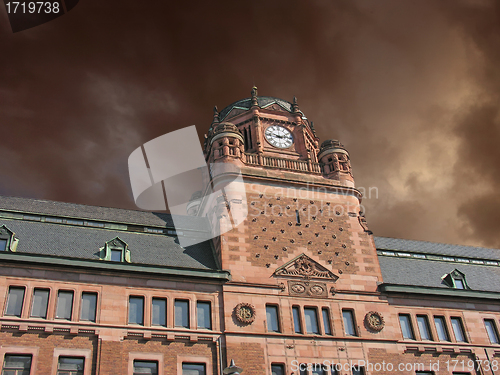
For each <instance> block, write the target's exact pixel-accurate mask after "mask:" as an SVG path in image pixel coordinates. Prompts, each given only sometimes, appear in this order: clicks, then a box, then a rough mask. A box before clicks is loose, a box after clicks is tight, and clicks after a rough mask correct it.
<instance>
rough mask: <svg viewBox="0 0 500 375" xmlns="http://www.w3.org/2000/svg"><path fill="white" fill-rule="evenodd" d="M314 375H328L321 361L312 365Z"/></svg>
mask: <svg viewBox="0 0 500 375" xmlns="http://www.w3.org/2000/svg"><path fill="white" fill-rule="evenodd" d="M311 374H312V375H326V371H325V369H324V366H323V365H322V364H321V363H315V364H313V366H312V372H311Z"/></svg>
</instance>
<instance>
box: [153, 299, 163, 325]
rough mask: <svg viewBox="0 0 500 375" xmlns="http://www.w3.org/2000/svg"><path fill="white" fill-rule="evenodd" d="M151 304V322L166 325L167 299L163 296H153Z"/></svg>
mask: <svg viewBox="0 0 500 375" xmlns="http://www.w3.org/2000/svg"><path fill="white" fill-rule="evenodd" d="M152 306H153V312H152V314H153V316H152V321H151V324H152V325H154V326H164V327H165V326H166V325H167V300H166V299H165V298H153V302H152Z"/></svg>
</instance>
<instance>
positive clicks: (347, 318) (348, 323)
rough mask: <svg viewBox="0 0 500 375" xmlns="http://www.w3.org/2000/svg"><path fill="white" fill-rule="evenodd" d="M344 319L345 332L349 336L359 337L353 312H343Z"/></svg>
mask: <svg viewBox="0 0 500 375" xmlns="http://www.w3.org/2000/svg"><path fill="white" fill-rule="evenodd" d="M342 317H343V318H344V330H345V334H346V335H347V336H357V335H356V329H355V326H354V315H353V312H352V310H342Z"/></svg>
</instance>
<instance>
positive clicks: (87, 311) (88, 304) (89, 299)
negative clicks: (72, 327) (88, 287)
mask: <svg viewBox="0 0 500 375" xmlns="http://www.w3.org/2000/svg"><path fill="white" fill-rule="evenodd" d="M96 310H97V293H86V292H84V293H82V302H81V306H80V320H86V321H89V322H95V318H96Z"/></svg>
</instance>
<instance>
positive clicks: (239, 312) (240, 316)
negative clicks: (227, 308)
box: [234, 302, 255, 324]
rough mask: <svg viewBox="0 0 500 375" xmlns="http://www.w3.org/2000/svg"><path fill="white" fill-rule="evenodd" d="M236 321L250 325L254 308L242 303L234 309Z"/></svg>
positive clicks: (253, 315)
mask: <svg viewBox="0 0 500 375" xmlns="http://www.w3.org/2000/svg"><path fill="white" fill-rule="evenodd" d="M234 316H235V318H236V320H238V321H239V322H240V323H243V324H252V323H253V321H254V320H255V307H254V306H253V305H251V304H249V303H246V302H242V303H239V304H237V305H236V307H235V308H234Z"/></svg>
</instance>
